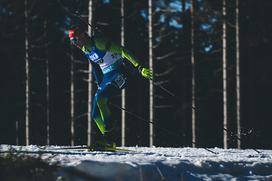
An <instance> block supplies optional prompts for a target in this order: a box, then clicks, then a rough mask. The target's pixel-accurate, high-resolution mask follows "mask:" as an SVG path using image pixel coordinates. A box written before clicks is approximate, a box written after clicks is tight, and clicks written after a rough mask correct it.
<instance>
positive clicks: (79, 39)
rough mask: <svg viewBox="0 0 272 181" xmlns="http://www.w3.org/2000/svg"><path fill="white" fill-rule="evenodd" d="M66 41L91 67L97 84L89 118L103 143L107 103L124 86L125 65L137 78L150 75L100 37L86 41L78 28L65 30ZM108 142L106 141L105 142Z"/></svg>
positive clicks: (84, 35)
mask: <svg viewBox="0 0 272 181" xmlns="http://www.w3.org/2000/svg"><path fill="white" fill-rule="evenodd" d="M69 38H70V41H71V43H72V44H73V45H75V46H76V47H78V48H79V49H81V50H82V52H83V53H84V54H85V55H86V57H87V58H88V59H89V62H90V63H91V64H92V66H93V74H94V77H95V79H96V82H97V84H98V89H97V92H96V94H95V96H94V100H93V107H92V118H93V120H94V121H95V123H96V125H97V127H98V128H99V130H100V132H101V133H102V135H103V136H104V137H105V139H106V140H108V139H111V138H109V137H108V135H109V134H108V133H109V131H110V129H111V128H110V124H109V122H110V121H113V117H112V114H111V111H110V109H109V105H108V103H109V102H108V101H109V97H110V96H112V94H113V93H115V92H116V90H121V89H123V88H124V87H125V86H126V85H127V81H128V71H127V68H126V66H125V61H128V62H130V63H131V64H132V65H133V67H135V68H136V69H138V70H139V72H140V74H141V75H142V76H143V77H145V78H147V79H151V78H152V72H151V70H149V69H148V68H144V67H142V66H141V65H140V64H139V61H138V60H137V59H136V58H135V57H134V56H133V55H132V54H131V53H129V52H128V51H127V50H126V49H125V48H124V47H122V46H119V45H118V44H116V43H114V42H112V41H110V40H107V39H106V38H101V37H95V36H93V37H90V36H89V35H88V34H87V33H86V32H84V31H83V30H82V29H81V28H76V29H71V30H69ZM108 141H109V140H108Z"/></svg>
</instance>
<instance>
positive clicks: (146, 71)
mask: <svg viewBox="0 0 272 181" xmlns="http://www.w3.org/2000/svg"><path fill="white" fill-rule="evenodd" d="M138 70H139V72H140V73H141V75H142V76H143V77H145V78H147V79H152V76H153V74H152V71H151V70H150V69H148V68H144V67H142V66H140V65H139V66H138Z"/></svg>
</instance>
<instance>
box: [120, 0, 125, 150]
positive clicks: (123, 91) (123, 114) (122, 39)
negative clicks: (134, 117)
mask: <svg viewBox="0 0 272 181" xmlns="http://www.w3.org/2000/svg"><path fill="white" fill-rule="evenodd" d="M124 3H125V1H124V0H121V45H122V46H125V21H124V16H125V4H124ZM122 108H126V91H125V89H123V90H122ZM121 116H122V122H121V130H122V131H121V145H122V146H125V144H126V132H125V130H126V112H125V110H124V109H122V115H121Z"/></svg>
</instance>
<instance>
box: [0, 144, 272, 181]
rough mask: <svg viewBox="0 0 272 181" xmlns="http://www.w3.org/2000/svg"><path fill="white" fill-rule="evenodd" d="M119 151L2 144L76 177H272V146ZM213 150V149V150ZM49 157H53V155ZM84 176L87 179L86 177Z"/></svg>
mask: <svg viewBox="0 0 272 181" xmlns="http://www.w3.org/2000/svg"><path fill="white" fill-rule="evenodd" d="M124 149H128V150H131V151H129V152H127V151H121V152H114V153H113V152H87V151H80V150H74V149H69V147H60V146H46V147H38V146H35V145H31V146H10V145H0V154H1V155H5V154H7V152H9V150H11V151H12V152H17V153H18V154H28V155H32V156H40V157H42V158H43V159H44V160H47V161H48V162H49V164H54V163H59V164H60V165H61V166H62V168H63V169H61V170H60V172H59V173H58V177H59V178H61V177H66V180H77V178H78V177H82V175H84V178H86V180H88V178H92V179H94V178H95V179H96V180H131V181H133V180H135V181H136V180H137V181H138V180H143V181H144V180H148V181H150V180H231V179H241V180H272V150H259V151H260V153H258V152H256V151H254V150H237V149H227V150H225V149H220V148H213V149H210V151H208V150H206V149H203V148H158V147H157V148H155V147H154V148H146V147H126V148H124ZM212 152H214V153H212ZM49 160H50V161H49ZM83 180H84V179H83Z"/></svg>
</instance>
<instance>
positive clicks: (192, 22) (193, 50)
mask: <svg viewBox="0 0 272 181" xmlns="http://www.w3.org/2000/svg"><path fill="white" fill-rule="evenodd" d="M194 3H195V2H194V0H191V9H190V11H191V66H192V147H196V113H195V107H196V104H195V40H194V39H195V22H194V18H195V17H194Z"/></svg>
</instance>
